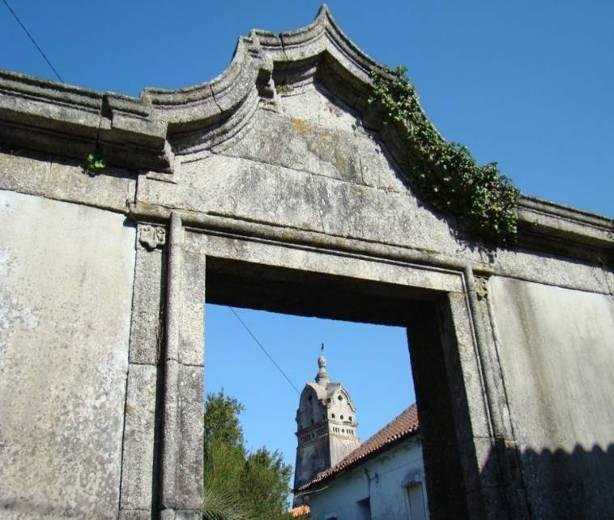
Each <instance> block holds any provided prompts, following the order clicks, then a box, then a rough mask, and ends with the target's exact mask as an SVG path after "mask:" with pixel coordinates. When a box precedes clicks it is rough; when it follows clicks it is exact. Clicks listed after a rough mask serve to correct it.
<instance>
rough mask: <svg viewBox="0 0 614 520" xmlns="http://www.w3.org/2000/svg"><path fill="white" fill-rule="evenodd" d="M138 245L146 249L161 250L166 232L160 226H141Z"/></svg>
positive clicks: (164, 242)
mask: <svg viewBox="0 0 614 520" xmlns="http://www.w3.org/2000/svg"><path fill="white" fill-rule="evenodd" d="M139 243H140V244H141V245H142V246H143V247H144V248H145V249H147V251H153V250H154V249H162V248H163V247H164V244H166V230H165V229H164V228H163V227H160V226H149V225H147V226H141V227H140V229H139Z"/></svg>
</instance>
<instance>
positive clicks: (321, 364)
mask: <svg viewBox="0 0 614 520" xmlns="http://www.w3.org/2000/svg"><path fill="white" fill-rule="evenodd" d="M323 350H324V343H322V346H321V347H320V352H322V351H323ZM329 382H330V378H329V377H328V371H327V370H326V358H325V357H324V356H323V355H322V354H320V357H319V358H318V375H316V383H318V384H319V385H322V386H326V385H327V384H328V383H329Z"/></svg>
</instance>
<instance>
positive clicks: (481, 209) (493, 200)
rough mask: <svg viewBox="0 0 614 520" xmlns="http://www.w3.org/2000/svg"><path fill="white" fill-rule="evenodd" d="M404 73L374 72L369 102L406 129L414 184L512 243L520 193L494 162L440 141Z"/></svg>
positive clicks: (474, 225)
mask: <svg viewBox="0 0 614 520" xmlns="http://www.w3.org/2000/svg"><path fill="white" fill-rule="evenodd" d="M405 73H406V69H405V67H397V68H395V69H391V68H388V67H386V68H383V69H376V70H373V71H372V72H371V79H372V80H373V90H372V95H371V96H370V98H369V103H374V104H379V105H381V106H382V107H383V109H384V114H385V119H384V123H385V124H389V123H392V124H394V125H395V126H396V127H397V128H400V129H401V130H402V131H403V132H404V133H405V135H406V137H407V144H408V158H409V161H408V162H409V172H408V173H409V176H410V182H411V184H412V186H413V187H414V188H415V189H416V191H417V193H418V194H419V195H420V196H421V197H422V198H423V199H424V200H425V201H427V202H429V203H430V204H432V205H433V206H434V207H435V208H437V209H439V210H441V211H444V212H449V213H451V214H453V215H455V216H457V217H458V218H459V219H460V221H461V223H462V224H464V226H465V227H467V228H469V229H470V230H471V231H474V232H476V233H477V234H478V235H479V236H481V237H482V238H483V239H485V240H486V241H489V242H496V243H504V244H505V243H510V242H513V241H514V240H515V238H516V234H517V214H516V205H517V202H518V197H519V196H520V191H519V190H518V188H516V187H515V186H514V185H513V184H512V182H511V181H510V179H508V178H507V177H505V176H504V175H502V174H501V173H500V172H499V168H498V167H497V163H494V162H493V163H488V164H485V165H482V166H480V165H478V164H477V163H476V162H475V160H474V158H473V157H472V156H471V153H470V152H469V149H468V148H467V147H466V146H462V145H460V144H456V143H448V142H447V141H446V140H445V139H443V137H442V136H441V135H440V134H439V133H438V132H437V130H435V128H434V127H433V125H432V124H431V123H430V121H429V120H428V119H427V117H426V115H425V113H424V111H423V110H422V107H421V106H420V102H419V100H418V95H417V94H416V90H415V88H414V87H413V86H412V85H411V84H410V83H409V81H408V79H407V77H406V74H405Z"/></svg>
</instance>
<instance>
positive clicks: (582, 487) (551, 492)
mask: <svg viewBox="0 0 614 520" xmlns="http://www.w3.org/2000/svg"><path fill="white" fill-rule="evenodd" d="M499 460H501V459H499ZM504 460H505V461H506V462H507V463H508V464H510V468H511V469H512V470H517V469H518V466H519V469H520V471H521V477H522V484H523V485H524V491H525V493H526V496H527V502H528V511H526V510H525V512H524V514H520V515H519V514H518V513H519V510H518V508H515V507H512V508H510V511H512V512H514V511H515V512H516V515H515V516H518V517H522V516H525V515H526V514H527V513H528V515H529V518H531V519H535V520H537V519H540V520H546V519H557V520H561V519H569V520H577V519H583V520H586V519H599V520H603V519H614V444H610V445H609V446H608V448H607V450H604V449H603V448H601V447H600V446H594V447H593V448H592V449H591V450H590V451H587V450H585V449H584V448H582V447H581V446H579V445H576V447H575V448H574V450H573V451H572V452H571V453H569V452H567V451H565V450H563V449H557V450H555V451H551V450H548V449H544V450H542V451H534V450H533V449H525V450H518V449H513V448H505V457H504ZM495 464H496V459H495V457H493V456H492V453H491V456H490V457H489V458H488V461H487V463H486V465H485V466H484V468H483V470H482V472H489V471H491V470H493V469H494V468H493V467H492V466H493V465H495ZM508 498H509V495H508ZM520 509H525V508H524V507H520Z"/></svg>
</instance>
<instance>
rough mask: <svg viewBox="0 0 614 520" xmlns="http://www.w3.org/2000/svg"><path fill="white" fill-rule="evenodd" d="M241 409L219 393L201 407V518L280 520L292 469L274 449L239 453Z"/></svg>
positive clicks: (235, 402)
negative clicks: (202, 454)
mask: <svg viewBox="0 0 614 520" xmlns="http://www.w3.org/2000/svg"><path fill="white" fill-rule="evenodd" d="M243 410H244V407H243V405H242V404H241V403H239V402H238V401H237V400H236V399H234V398H232V397H229V396H227V395H226V394H224V391H223V390H222V391H220V392H218V393H214V394H208V395H207V400H206V403H205V414H204V425H205V446H204V453H205V467H204V483H205V509H204V512H203V518H205V519H206V520H243V519H251V520H265V519H266V520H274V519H279V520H282V519H286V518H289V515H288V514H287V512H286V509H287V498H288V492H289V487H288V481H289V478H290V475H291V473H292V466H289V465H287V464H285V463H284V462H283V459H282V457H281V454H280V453H279V452H278V451H273V452H271V451H269V450H268V449H267V448H265V447H262V448H260V449H258V450H256V451H254V452H253V453H250V452H248V451H247V450H246V449H245V445H244V438H243V430H242V428H241V423H240V422H239V414H240V413H241V412H242V411H243Z"/></svg>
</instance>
